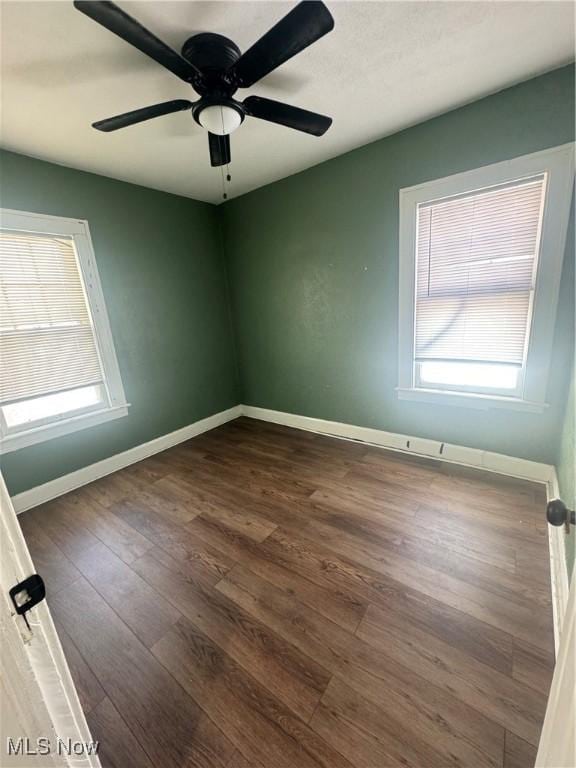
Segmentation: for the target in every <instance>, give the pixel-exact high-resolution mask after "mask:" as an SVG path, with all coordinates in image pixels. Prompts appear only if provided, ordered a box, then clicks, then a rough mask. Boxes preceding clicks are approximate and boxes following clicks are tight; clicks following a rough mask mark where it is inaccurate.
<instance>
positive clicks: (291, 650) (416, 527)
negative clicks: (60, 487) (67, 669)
mask: <svg viewBox="0 0 576 768" xmlns="http://www.w3.org/2000/svg"><path fill="white" fill-rule="evenodd" d="M544 507H545V498H544V493H543V490H542V489H541V487H539V486H536V485H532V484H530V483H527V482H523V481H514V480H511V479H509V478H505V477H500V476H497V475H489V474H484V473H481V472H475V471H472V470H465V469H462V468H458V467H455V466H449V465H444V464H441V463H440V462H432V461H427V460H423V459H422V460H418V459H414V458H411V457H408V456H403V455H401V454H397V453H396V454H395V453H391V452H387V451H383V450H381V449H377V448H370V447H366V446H363V445H361V444H357V443H351V442H346V441H340V440H336V439H331V438H326V437H321V436H318V435H314V434H312V433H307V432H301V431H296V430H290V429H287V428H284V427H279V426H274V425H271V424H265V423H263V422H257V421H253V420H249V419H239V420H238V421H235V422H232V423H230V424H228V425H226V426H224V427H221V428H219V429H217V430H214V431H212V432H210V433H207V434H205V435H202V436H200V437H198V438H196V439H194V440H192V441H190V442H188V443H185V444H182V445H180V446H178V447H176V448H173V449H171V450H168V451H166V452H164V453H162V454H159V455H156V456H154V457H152V458H150V459H147V460H146V461H143V462H141V463H139V464H136V465H134V466H132V467H129V468H127V469H125V470H123V471H121V472H118V473H116V474H114V475H110V476H108V477H105V478H103V479H102V480H98V481H96V482H95V483H92V484H91V485H89V486H85V487H84V488H82V489H80V490H78V491H75V492H73V493H70V494H68V495H67V496H65V497H62V498H59V499H57V500H56V501H53V502H51V503H50V504H46V505H44V506H43V507H39V508H36V509H34V510H32V511H30V512H27V513H25V514H23V515H21V516H20V520H21V522H22V528H23V530H24V533H25V536H26V539H27V541H28V544H29V546H30V549H31V552H32V556H33V558H34V560H35V563H36V567H37V570H38V571H39V572H40V573H41V574H42V575H43V576H44V578H45V580H46V582H47V587H48V602H49V605H50V608H51V610H52V613H53V615H54V619H55V621H56V623H57V626H58V629H59V632H60V637H61V640H62V644H63V646H64V649H65V652H66V655H67V657H68V660H69V663H70V666H71V669H72V674H73V677H74V679H75V681H76V684H77V687H78V691H79V694H80V697H81V700H82V704H83V706H84V709H85V711H86V714H87V717H88V721H89V723H90V726H91V728H92V731H93V734H94V736H95V737H96V738H98V739H99V740H100V742H101V758H102V762H103V765H104V766H106V767H108V766H115V767H116V768H184V766H186V767H188V766H194V768H196V767H198V768H208V767H209V766H210V767H213V768H216V767H218V768H224V767H225V766H226V767H228V768H247V767H248V766H259V767H260V768H312V766H323V767H324V768H345V767H346V768H351V766H355V767H356V768H387V767H388V766H404V767H405V766H415V767H417V768H445V767H448V766H467V767H470V768H479V767H481V766H494V767H497V766H504V767H505V768H528V767H529V766H531V765H533V764H534V758H535V747H536V745H537V743H538V737H539V733H540V728H541V723H542V719H543V715H544V709H545V704H546V697H547V693H548V688H549V684H550V677H551V673H552V664H553V640H552V616H551V601H550V584H549V570H548V554H547V538H546V527H545V524H544Z"/></svg>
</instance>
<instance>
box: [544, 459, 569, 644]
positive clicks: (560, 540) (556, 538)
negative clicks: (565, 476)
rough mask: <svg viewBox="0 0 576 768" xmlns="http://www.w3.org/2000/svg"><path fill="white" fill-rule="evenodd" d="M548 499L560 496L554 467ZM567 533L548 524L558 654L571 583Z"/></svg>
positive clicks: (555, 637)
mask: <svg viewBox="0 0 576 768" xmlns="http://www.w3.org/2000/svg"><path fill="white" fill-rule="evenodd" d="M546 490H547V496H548V501H550V500H551V499H559V498H560V487H559V485H558V476H557V474H556V470H555V469H554V473H553V476H552V478H551V480H550V482H549V483H547V488H546ZM565 539H566V534H565V533H564V526H555V525H549V526H548V547H549V550H550V582H551V587H552V611H553V613H554V646H555V648H556V655H558V647H559V645H560V634H561V632H562V624H563V622H564V616H565V615H566V608H567V606H568V595H569V592H570V583H569V581H568V563H567V561H566V542H565Z"/></svg>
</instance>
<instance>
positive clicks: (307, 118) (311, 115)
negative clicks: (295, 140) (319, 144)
mask: <svg viewBox="0 0 576 768" xmlns="http://www.w3.org/2000/svg"><path fill="white" fill-rule="evenodd" d="M244 107H245V109H246V112H247V113H248V114H249V115H250V116H251V117H257V118H259V119H260V120H268V122H270V123H278V125H286V126H287V127H288V128H294V129H296V130H297V131H304V133H311V134H312V135H313V136H322V135H323V134H325V133H326V131H327V130H328V128H330V126H331V125H332V118H331V117H325V116H324V115H319V114H318V113H317V112H308V110H306V109H300V107H292V106H291V105H290V104H283V103H282V102H281V101H272V99H263V98H261V97H260V96H248V98H247V99H245V100H244Z"/></svg>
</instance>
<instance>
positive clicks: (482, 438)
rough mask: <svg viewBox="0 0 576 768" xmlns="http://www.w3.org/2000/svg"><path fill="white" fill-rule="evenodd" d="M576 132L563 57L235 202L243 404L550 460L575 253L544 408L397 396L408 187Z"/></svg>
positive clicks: (568, 337) (231, 248)
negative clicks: (403, 209)
mask: <svg viewBox="0 0 576 768" xmlns="http://www.w3.org/2000/svg"><path fill="white" fill-rule="evenodd" d="M382 98H385V94H382ZM333 130H337V126H334V128H333ZM573 139H574V73H573V69H572V68H571V67H566V68H562V69H560V70H556V71H554V72H552V73H550V74H547V75H544V76H541V77H538V78H536V79H534V80H531V81H528V82H525V83H523V84H521V85H518V86H515V87H513V88H510V89H507V90H505V91H502V92H500V93H498V94H496V95H493V96H489V97H487V98H485V99H482V100H481V101H478V102H475V103H473V104H471V105H469V106H466V107H463V108H461V109H458V110H455V111H453V112H450V113H448V114H445V115H443V116H441V117H438V118H436V119H434V120H430V121H428V122H426V123H423V124H421V125H418V126H415V127H414V128H410V129H408V130H405V131H402V132H401V133H397V134H395V135H394V136H390V137H388V138H385V139H382V140H380V141H377V142H375V143H373V144H370V145H367V146H365V147H362V148H360V149H357V150H354V151H353V152H350V153H348V154H345V155H342V156H340V157H337V158H336V159H334V160H330V161H328V162H326V163H323V164H321V165H318V166H315V167H314V168H311V169H309V170H307V171H304V172H302V173H300V174H297V175H295V176H291V177H289V178H287V179H284V180H282V181H279V182H276V183H274V184H272V185H269V186H267V187H265V188H263V189H260V190H256V191H255V192H252V193H250V194H248V195H245V196H243V197H240V198H238V199H237V200H233V201H230V202H229V203H226V204H225V205H224V212H223V213H224V222H223V224H224V232H225V252H226V258H227V263H228V270H229V275H230V284H231V287H232V303H233V314H234V319H235V322H234V325H235V331H236V337H237V350H238V355H239V368H240V376H241V390H240V391H241V398H242V402H244V403H247V404H250V405H255V406H261V407H264V408H272V409H277V410H281V411H288V412H292V413H298V414H303V415H306V416H315V417H319V418H324V419H331V420H336V421H342V422H347V423H351V424H357V425H361V426H368V427H375V428H380V429H385V430H389V431H392V432H399V433H404V434H409V435H417V436H422V437H428V438H436V439H441V440H445V441H447V442H452V443H459V444H464V445H468V446H471V447H477V448H482V449H487V450H492V451H497V452H500V453H505V454H509V455H512V456H519V457H523V458H527V459H533V460H536V461H544V462H547V463H554V461H555V459H556V453H557V443H558V436H559V434H560V430H561V422H562V418H563V411H564V402H565V392H566V386H567V378H568V375H569V371H568V366H567V365H566V360H568V359H570V350H571V348H572V345H573V332H574V328H573V317H574V293H573V263H570V262H571V260H568V259H567V260H566V265H565V272H564V275H563V282H562V297H561V303H560V311H559V315H558V323H557V333H556V339H555V343H554V352H553V371H554V375H552V376H551V378H550V386H549V392H548V402H549V403H550V407H549V408H548V409H547V410H546V412H545V413H544V414H542V415H540V414H529V413H523V412H518V411H509V412H508V411H501V410H499V411H488V412H485V411H476V410H473V409H466V408H462V407H446V406H439V405H430V404H426V403H415V402H408V401H399V400H398V399H397V398H396V395H395V387H396V385H397V314H398V301H397V295H398V294H397V286H398V191H399V189H401V188H402V187H407V186H411V185H414V184H418V183H421V182H423V181H426V180H429V179H435V178H439V177H442V176H447V175H449V174H453V173H458V172H460V171H465V170H468V169H472V168H476V167H479V166H482V165H486V164H489V163H494V162H497V161H500V160H506V159H508V158H511V157H514V156H516V155H522V154H525V153H528V152H534V151H537V150H541V149H545V148H547V147H552V146H555V145H559V144H564V143H566V142H568V141H572V140H573ZM310 140H311V141H314V139H310Z"/></svg>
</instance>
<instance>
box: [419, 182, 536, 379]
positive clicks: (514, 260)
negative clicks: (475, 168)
mask: <svg viewBox="0 0 576 768" xmlns="http://www.w3.org/2000/svg"><path fill="white" fill-rule="evenodd" d="M545 187H546V175H545V174H541V175H539V176H535V177H532V178H529V179H523V180H520V181H516V182H511V183H508V184H505V185H499V186H497V187H491V188H488V189H482V190H478V191H476V192H472V193H467V194H464V195H459V196H457V197H452V198H446V199H440V200H436V201H432V202H427V203H421V204H420V205H419V206H418V212H417V243H416V309H415V312H416V314H415V342H416V344H415V349H416V354H415V358H416V361H423V360H463V361H478V362H502V363H511V364H515V365H518V366H520V365H522V363H523V360H524V354H525V345H526V341H527V334H528V331H529V323H530V313H531V306H532V295H533V291H534V285H535V275H536V264H537V258H538V249H539V242H540V228H541V222H542V212H543V202H544V192H545Z"/></svg>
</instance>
